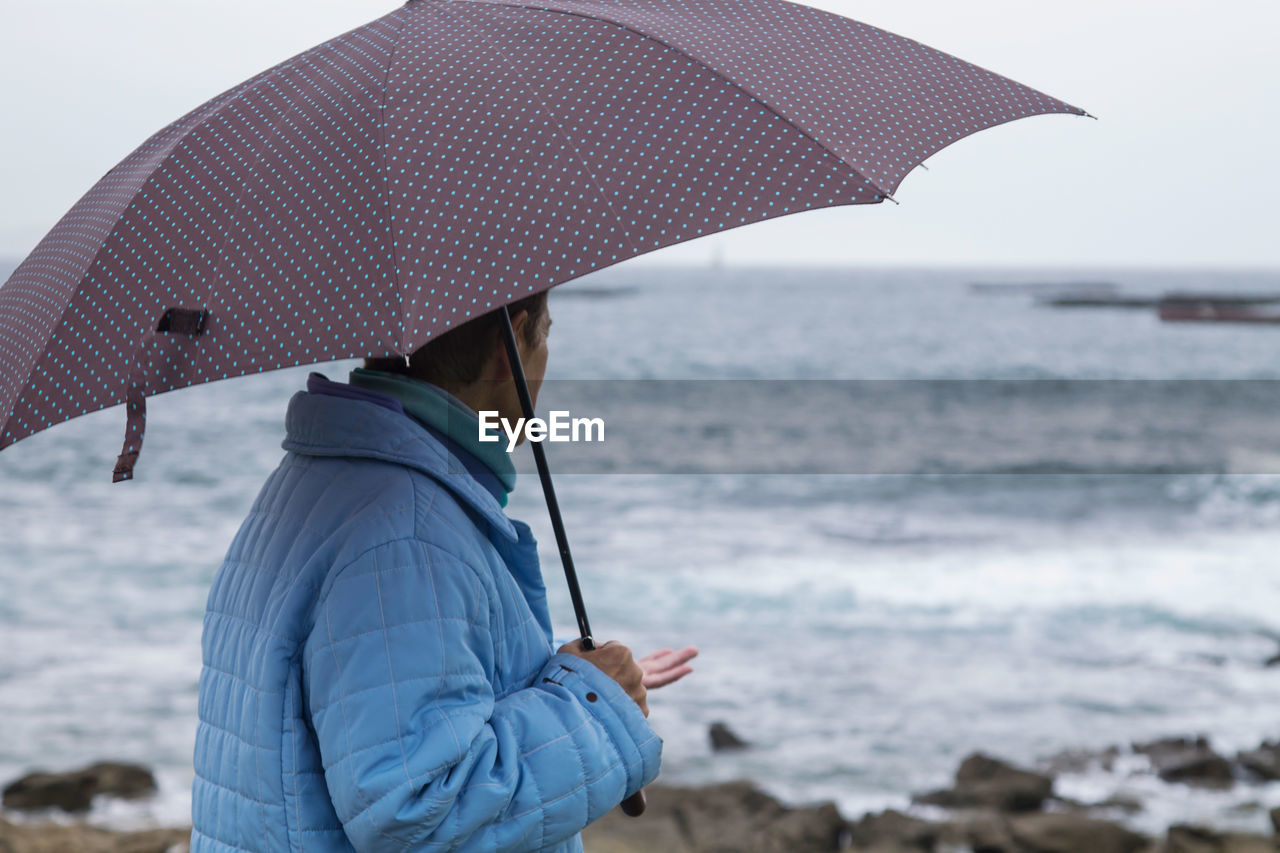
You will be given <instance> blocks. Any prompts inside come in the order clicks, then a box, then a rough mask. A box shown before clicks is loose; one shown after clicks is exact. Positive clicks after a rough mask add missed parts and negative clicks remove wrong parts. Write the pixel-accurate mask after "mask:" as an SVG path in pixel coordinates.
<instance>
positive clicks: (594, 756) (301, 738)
mask: <svg viewBox="0 0 1280 853" xmlns="http://www.w3.org/2000/svg"><path fill="white" fill-rule="evenodd" d="M287 431H288V437H287V439H286V441H285V443H284V447H285V449H286V450H287V451H288V453H287V454H286V456H285V458H284V461H283V462H282V463H281V465H280V467H279V468H278V469H277V470H276V471H275V472H274V473H273V474H272V475H271V477H270V479H269V480H268V481H267V483H266V485H265V486H264V487H263V489H262V492H261V494H260V495H259V496H258V498H257V500H256V501H255V503H254V505H253V509H252V511H251V512H250V514H249V516H248V518H247V519H246V520H245V522H244V525H243V526H242V527H241V529H240V532H239V533H238V534H237V536H236V538H235V541H234V542H233V543H232V545H231V548H230V550H229V552H228V554H227V557H226V561H225V562H224V564H223V566H222V568H221V570H220V571H219V572H218V575H217V578H216V579H215V581H214V584H213V589H212V591H211V592H210V595H209V605H208V610H207V613H206V615H205V622H204V641H203V646H204V669H203V671H202V673H201V676H200V702H199V716H200V721H199V728H198V731H197V735H196V749H195V770H196V779H195V785H194V790H193V794H192V800H193V802H192V811H193V822H194V830H193V833H192V850H193V851H194V853H203V851H268V850H271V851H276V850H279V851H283V850H299V851H301V850H317V851H321V850H323V851H335V850H343V851H349V850H353V849H354V850H360V851H374V850H379V851H381V850H388V851H397V853H401V852H402V851H406V850H474V851H499V850H556V851H571V850H581V847H582V846H581V842H580V840H579V838H578V833H579V831H580V830H581V829H582V828H583V827H584V826H586V825H587V824H588V823H590V822H591V821H593V820H595V819H596V818H598V817H600V816H601V815H603V814H604V813H606V812H607V811H609V810H610V809H612V808H613V807H614V806H616V805H617V804H618V803H619V802H620V801H621V800H622V799H623V798H624V797H625V796H627V795H629V794H631V793H633V792H634V791H636V790H637V789H639V788H640V787H642V786H643V785H644V784H646V783H648V782H650V781H652V780H653V778H654V777H655V776H656V775H657V772H658V763H659V758H660V755H661V742H660V741H659V739H658V738H657V736H655V735H654V733H653V731H652V729H650V728H649V725H648V723H647V722H646V720H645V719H644V716H643V715H642V714H641V713H640V710H639V708H638V707H637V706H636V704H635V703H634V702H632V701H631V699H630V698H628V697H627V695H626V694H625V693H624V692H623V690H622V689H621V688H620V687H619V686H618V685H617V684H616V683H615V682H614V681H613V680H612V679H610V678H608V677H607V676H605V675H604V674H603V673H602V672H601V671H600V670H598V669H596V668H595V667H594V666H592V665H591V664H589V663H587V662H585V661H583V660H582V659H581V658H577V657H573V656H570V655H557V654H555V653H554V648H553V646H552V640H551V622H550V617H549V615H548V612H547V606H546V594H545V588H544V587H543V582H542V576H541V572H540V570H539V567H538V559H537V551H536V545H535V542H534V540H533V537H532V536H531V535H530V533H529V528H528V527H527V526H526V525H524V524H522V523H520V522H515V521H511V520H509V519H508V518H507V517H506V515H505V514H504V513H503V512H502V510H501V508H500V507H499V504H498V500H497V499H496V498H495V496H494V495H493V494H492V493H491V492H490V491H489V490H487V489H486V488H484V487H483V486H482V485H481V484H480V483H478V482H477V480H476V479H475V478H474V477H473V476H472V475H471V474H468V473H466V472H465V467H464V466H463V465H460V464H459V461H458V459H457V458H456V457H452V456H451V455H450V447H453V446H452V445H449V444H447V443H446V442H447V440H442V437H441V436H440V435H439V434H436V433H433V432H432V431H430V430H428V429H426V428H424V427H423V426H422V425H421V424H419V423H418V422H417V421H415V420H413V419H411V418H410V417H408V416H407V415H405V414H403V413H401V412H398V411H393V410H392V409H390V408H386V407H383V406H380V405H378V404H376V403H371V402H366V401H363V400H358V399H344V398H342V397H338V396H329V395H324V394H314V393H305V392H303V393H299V394H298V395H296V396H295V397H294V399H293V401H292V402H291V403H290V407H289V413H288V419H287ZM455 449H456V448H455Z"/></svg>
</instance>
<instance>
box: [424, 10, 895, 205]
mask: <svg viewBox="0 0 1280 853" xmlns="http://www.w3.org/2000/svg"><path fill="white" fill-rule="evenodd" d="M459 2H463V3H470V2H475V0H449V4H448V5H452V4H453V3H459ZM482 2H486V3H489V2H493V3H494V5H502V6H508V7H514V8H519V9H528V10H530V11H535V12H548V13H551V14H556V15H573V16H574V17H578V18H584V19H586V20H588V21H599V22H601V23H605V24H613V25H614V26H615V27H618V28H620V29H623V30H626V31H627V32H629V33H632V34H633V35H637V36H640V37H641V38H644V39H648V40H649V41H651V42H654V43H655V44H659V45H662V46H663V47H665V48H666V49H667V50H670V51H672V52H673V53H677V54H679V55H680V56H683V57H684V58H685V59H687V60H689V61H690V62H693V63H696V64H697V65H698V66H699V67H700V68H704V69H706V70H707V71H709V72H711V73H712V74H714V75H715V76H716V77H719V78H720V79H721V80H723V81H724V82H725V83H727V84H729V85H730V86H732V87H733V88H734V89H736V90H738V91H739V92H741V93H742V94H744V95H746V96H747V97H748V98H750V99H751V100H752V101H755V102H756V103H757V104H760V105H761V106H762V107H764V108H765V109H766V110H768V111H769V112H770V113H771V114H773V115H774V116H777V117H778V118H779V119H780V120H782V121H783V122H786V124H787V125H788V126H789V127H791V128H792V129H793V130H795V131H796V132H797V133H799V134H800V135H801V136H803V137H804V138H805V139H807V140H809V141H810V142H811V143H813V144H814V145H816V146H817V147H818V150H820V151H821V152H822V153H823V156H825V157H831V158H833V159H835V160H836V161H838V162H839V163H840V164H841V165H842V166H844V167H845V168H847V169H850V170H851V171H852V172H853V173H854V174H855V175H857V176H858V177H859V178H861V179H862V180H864V181H866V182H867V184H869V185H870V186H871V187H872V188H873V189H874V190H875V191H876V192H877V193H879V194H880V196H881V197H882V198H884V197H887V196H888V195H889V191H888V190H886V189H884V188H883V187H881V186H880V185H879V184H878V183H876V182H875V181H873V180H871V178H869V177H867V176H866V175H864V174H863V173H862V172H861V170H859V169H858V167H857V166H855V165H853V164H852V163H850V162H849V161H847V160H845V159H844V158H843V157H841V156H840V155H839V154H836V153H835V152H834V151H832V150H831V149H830V148H828V147H827V146H825V145H823V144H822V143H821V142H820V141H819V140H818V139H817V138H816V137H815V136H814V135H813V134H812V133H811V132H810V131H808V130H806V129H805V128H803V127H801V126H800V125H798V124H796V123H795V121H793V120H792V119H791V118H789V117H788V116H786V115H784V114H783V113H781V112H779V111H778V109H777V107H775V106H774V105H773V104H771V103H769V102H768V101H766V100H765V99H763V98H761V97H759V96H757V95H755V94H754V93H752V92H751V90H750V89H748V88H746V87H745V86H743V85H742V84H741V83H739V82H738V81H737V80H734V79H733V78H732V77H729V76H728V75H727V74H725V73H724V72H722V71H720V70H719V69H718V68H716V67H714V66H712V65H709V64H707V63H706V62H704V61H703V60H701V59H699V58H698V57H696V56H694V55H692V54H690V53H688V52H687V51H685V50H682V49H681V48H679V47H676V46H675V45H673V44H670V43H668V42H665V41H663V40H662V39H660V38H658V37H656V36H653V35H650V34H649V33H646V32H642V31H641V30H637V29H636V28H634V27H631V26H628V25H627V24H624V23H622V22H621V21H615V20H613V19H612V18H603V17H600V16H598V15H588V14H586V13H584V12H575V11H573V10H572V9H548V8H546V7H545V6H533V5H529V4H527V3H521V2H514V0H482Z"/></svg>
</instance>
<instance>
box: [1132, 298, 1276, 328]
mask: <svg viewBox="0 0 1280 853" xmlns="http://www.w3.org/2000/svg"><path fill="white" fill-rule="evenodd" d="M1276 302H1280V300H1268V301H1266V302H1224V301H1207V300H1206V301H1200V302H1195V301H1191V300H1184V299H1169V300H1165V301H1163V302H1161V303H1160V305H1159V307H1158V309H1157V310H1158V312H1159V314H1160V319H1161V320H1162V321H1163V322H1165V323H1272V324H1276V323H1280V307H1259V306H1274V304H1275V303H1276Z"/></svg>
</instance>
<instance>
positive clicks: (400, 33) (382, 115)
mask: <svg viewBox="0 0 1280 853" xmlns="http://www.w3.org/2000/svg"><path fill="white" fill-rule="evenodd" d="M407 19H408V16H407V15H404V14H401V15H400V28H399V29H397V30H396V40H395V44H394V45H392V48H391V58H390V59H389V60H388V61H387V70H386V72H385V73H384V74H383V75H382V90H381V91H382V97H381V99H380V100H379V101H378V160H379V161H380V165H379V168H378V172H379V173H380V174H381V175H382V201H383V204H384V205H386V211H387V237H388V238H390V240H391V278H392V280H393V281H394V282H395V288H396V296H397V297H399V299H400V309H399V310H398V311H397V312H396V320H397V322H399V324H400V333H399V336H398V337H399V341H398V342H397V345H398V347H397V348H398V349H400V350H404V351H403V352H401V353H400V355H403V356H405V357H406V358H408V356H409V353H408V343H407V341H406V339H405V337H406V330H407V328H408V324H407V323H406V322H405V316H404V287H403V286H402V285H401V283H400V250H399V248H398V247H397V246H396V225H395V219H394V217H393V215H392V213H391V182H390V179H389V178H388V176H387V82H388V81H389V80H390V79H391V69H392V68H394V67H395V64H396V57H397V56H399V55H400V42H401V40H402V38H403V37H404V31H405V27H406V25H407Z"/></svg>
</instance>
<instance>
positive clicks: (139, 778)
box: [3, 761, 156, 812]
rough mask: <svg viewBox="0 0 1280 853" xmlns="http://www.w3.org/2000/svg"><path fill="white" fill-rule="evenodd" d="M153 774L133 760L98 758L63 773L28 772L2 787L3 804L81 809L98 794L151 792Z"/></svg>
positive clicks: (34, 808)
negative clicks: (121, 760)
mask: <svg viewBox="0 0 1280 853" xmlns="http://www.w3.org/2000/svg"><path fill="white" fill-rule="evenodd" d="M155 790H156V780H155V777H154V776H152V775H151V771H150V770H148V769H147V768H145V767H141V766H139V765H136V764H121V763H116V762H107V761H104V762H99V763H97V764H91V765H90V766H88V767H85V768H83V769H81V770H72V771H69V772H66V773H31V774H29V775H27V776H24V777H22V778H21V779H19V780H18V781H16V782H14V783H12V784H11V785H9V786H8V787H6V788H5V789H4V800H3V801H4V806H5V808H10V809H15V810H18V811H41V810H44V809H61V810H62V811H65V812H85V811H88V810H89V805H90V804H91V803H92V801H93V798H94V797H95V796H97V795H99V794H102V795H106V796H112V797H121V798H124V799H128V800H133V799H138V798H140V797H146V796H149V795H151V794H154V793H155Z"/></svg>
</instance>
